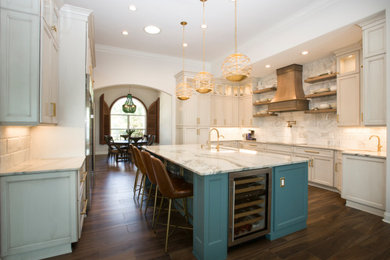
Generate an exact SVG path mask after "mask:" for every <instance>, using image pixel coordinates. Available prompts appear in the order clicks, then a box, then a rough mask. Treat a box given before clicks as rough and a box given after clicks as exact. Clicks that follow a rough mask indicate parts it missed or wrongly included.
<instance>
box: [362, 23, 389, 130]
mask: <svg viewBox="0 0 390 260" xmlns="http://www.w3.org/2000/svg"><path fill="white" fill-rule="evenodd" d="M385 24H386V23H385V18H384V17H383V16H379V17H376V18H374V19H372V20H370V21H367V22H365V23H363V24H361V26H362V30H363V90H362V94H363V104H362V105H363V122H364V125H366V126H385V125H386V27H385Z"/></svg>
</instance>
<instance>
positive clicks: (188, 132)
mask: <svg viewBox="0 0 390 260" xmlns="http://www.w3.org/2000/svg"><path fill="white" fill-rule="evenodd" d="M183 131H184V138H183V144H196V143H198V135H197V128H196V127H186V128H183Z"/></svg>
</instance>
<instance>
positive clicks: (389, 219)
mask: <svg viewBox="0 0 390 260" xmlns="http://www.w3.org/2000/svg"><path fill="white" fill-rule="evenodd" d="M383 222H385V223H388V224H390V212H385V213H384V214H383Z"/></svg>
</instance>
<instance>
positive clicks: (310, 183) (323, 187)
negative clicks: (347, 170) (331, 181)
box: [308, 181, 340, 193]
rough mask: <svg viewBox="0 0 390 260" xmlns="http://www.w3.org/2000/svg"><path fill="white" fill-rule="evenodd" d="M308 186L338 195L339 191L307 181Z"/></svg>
mask: <svg viewBox="0 0 390 260" xmlns="http://www.w3.org/2000/svg"><path fill="white" fill-rule="evenodd" d="M308 184H309V185H310V186H313V187H316V188H320V189H324V190H328V191H332V192H337V193H340V191H339V190H338V189H336V188H334V187H328V186H325V185H321V184H317V183H314V182H310V181H309V183H308Z"/></svg>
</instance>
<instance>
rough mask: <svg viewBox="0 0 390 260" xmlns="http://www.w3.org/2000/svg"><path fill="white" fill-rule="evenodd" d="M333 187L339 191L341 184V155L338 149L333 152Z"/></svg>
mask: <svg viewBox="0 0 390 260" xmlns="http://www.w3.org/2000/svg"><path fill="white" fill-rule="evenodd" d="M333 178H334V182H333V183H334V187H335V188H336V189H337V190H338V191H339V192H341V190H342V185H343V156H342V153H341V152H340V151H337V152H335V163H334V177H333Z"/></svg>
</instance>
